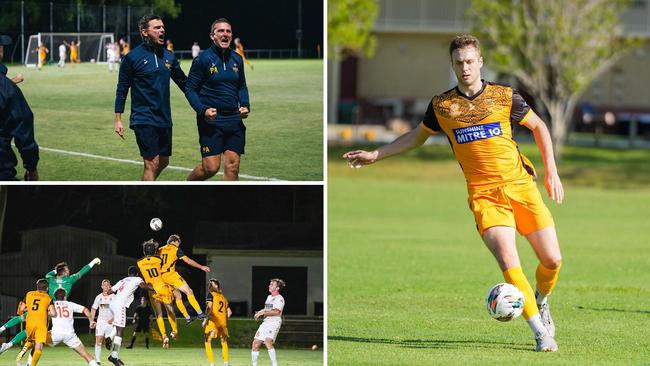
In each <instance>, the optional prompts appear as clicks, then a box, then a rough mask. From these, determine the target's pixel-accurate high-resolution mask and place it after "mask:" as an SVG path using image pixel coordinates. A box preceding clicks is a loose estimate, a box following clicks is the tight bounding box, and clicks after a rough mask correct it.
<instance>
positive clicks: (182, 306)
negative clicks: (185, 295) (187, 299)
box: [176, 300, 190, 318]
mask: <svg viewBox="0 0 650 366" xmlns="http://www.w3.org/2000/svg"><path fill="white" fill-rule="evenodd" d="M176 307H177V308H178V310H179V311H180V312H181V314H183V317H184V318H189V317H190V314H188V313H187V309H186V308H185V304H183V300H176Z"/></svg>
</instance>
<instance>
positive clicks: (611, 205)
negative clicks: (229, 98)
mask: <svg viewBox="0 0 650 366" xmlns="http://www.w3.org/2000/svg"><path fill="white" fill-rule="evenodd" d="M522 150H523V151H524V153H526V154H529V153H531V152H534V146H530V145H524V146H523V147H522ZM344 151H347V149H345V148H336V149H331V151H330V153H329V160H328V163H329V164H328V165H329V189H328V197H329V219H328V221H329V232H328V255H329V257H328V259H329V267H328V268H329V271H328V274H329V275H328V277H329V279H328V283H329V287H328V319H329V323H328V342H329V343H328V360H329V363H330V364H332V365H403V364H408V365H470V364H471V365H479V364H480V365H495V364H517V365H525V364H530V365H544V364H545V365H562V364H565V365H578V364H579V365H613V364H622V365H641V364H643V365H647V364H650V328H649V327H648V320H649V318H648V316H650V302H649V301H648V299H650V271H649V270H648V268H650V256H649V253H650V216H649V213H650V209H649V208H650V164H648V162H650V151H641V150H633V151H627V150H621V151H618V150H604V149H599V150H596V149H586V148H574V147H567V148H566V150H565V151H566V154H565V155H564V160H563V162H562V165H561V166H560V168H559V169H560V176H561V177H564V185H565V193H566V197H565V202H564V204H562V205H557V204H554V203H551V202H550V200H548V199H545V201H546V202H547V204H548V205H549V208H550V209H551V212H552V213H553V215H554V217H555V220H556V224H557V229H558V234H559V238H560V242H561V246H562V249H563V257H564V262H563V267H562V272H561V273H560V279H559V282H558V285H557V287H556V289H555V292H554V294H553V295H552V296H551V297H550V305H551V308H552V312H553V317H554V320H555V323H556V327H557V336H556V339H557V342H558V345H559V352H557V353H553V354H551V353H545V354H539V353H536V352H534V351H533V349H534V340H533V338H532V335H531V332H530V330H529V327H528V325H527V324H526V322H525V321H524V320H523V318H519V319H517V320H515V321H513V322H510V323H500V322H497V321H495V320H492V319H491V318H490V317H489V315H488V313H487V311H486V309H485V296H486V295H487V291H488V289H489V288H490V287H491V286H492V285H494V284H496V283H499V282H503V277H502V275H501V273H500V271H499V269H498V267H497V265H496V261H495V260H494V259H493V257H492V256H491V254H490V253H489V251H488V250H487V249H486V248H485V247H484V245H483V244H482V242H481V240H480V238H479V236H478V235H477V232H476V229H475V224H474V221H473V218H472V216H471V213H470V211H469V208H468V207H467V201H466V191H465V182H464V178H463V176H462V174H461V171H460V168H459V167H458V164H457V163H456V162H455V160H452V159H451V152H450V149H449V147H448V146H426V147H424V148H421V149H418V150H415V151H413V152H410V153H409V154H407V155H406V156H405V157H398V158H391V159H388V160H385V161H382V162H380V163H378V164H377V165H375V166H370V167H364V168H362V169H359V170H352V169H348V168H347V166H346V164H345V162H344V160H343V159H340V158H339V156H340V155H341V154H342V153H343V152H344ZM530 155H531V158H532V160H533V161H534V162H535V163H536V166H538V168H541V164H540V163H539V155H538V154H534V153H532V154H530ZM540 188H541V189H543V186H541V187H540ZM543 195H544V197H545V198H546V194H545V193H544V194H543ZM518 246H519V252H520V256H521V260H522V265H523V267H524V271H525V272H526V275H527V276H528V278H529V279H531V278H532V279H533V283H534V271H535V267H536V265H537V261H536V259H535V257H534V254H533V252H532V250H531V249H530V247H529V246H528V244H527V242H526V241H525V239H523V238H521V237H519V238H518Z"/></svg>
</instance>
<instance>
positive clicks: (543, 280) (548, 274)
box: [535, 263, 562, 296]
mask: <svg viewBox="0 0 650 366" xmlns="http://www.w3.org/2000/svg"><path fill="white" fill-rule="evenodd" d="M560 267H562V265H561V264H560V265H559V266H557V268H554V269H550V268H546V267H544V265H543V264H541V263H540V264H539V266H537V271H535V279H536V280H537V291H539V293H540V294H541V295H542V296H548V295H550V294H551V292H553V287H555V283H556V282H557V277H558V275H559V273H560Z"/></svg>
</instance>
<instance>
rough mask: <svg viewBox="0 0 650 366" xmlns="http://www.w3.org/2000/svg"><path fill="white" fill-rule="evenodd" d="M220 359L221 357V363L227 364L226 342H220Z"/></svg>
mask: <svg viewBox="0 0 650 366" xmlns="http://www.w3.org/2000/svg"><path fill="white" fill-rule="evenodd" d="M221 357H223V362H228V342H227V341H221Z"/></svg>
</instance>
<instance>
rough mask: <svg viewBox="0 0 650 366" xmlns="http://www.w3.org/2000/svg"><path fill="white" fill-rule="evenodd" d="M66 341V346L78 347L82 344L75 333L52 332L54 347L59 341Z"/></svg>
mask: <svg viewBox="0 0 650 366" xmlns="http://www.w3.org/2000/svg"><path fill="white" fill-rule="evenodd" d="M61 342H63V343H65V345H66V346H68V347H70V348H77V347H79V345H81V340H80V339H79V337H77V335H76V334H75V333H54V332H52V344H51V346H52V347H54V346H56V345H57V344H59V343H61Z"/></svg>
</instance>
